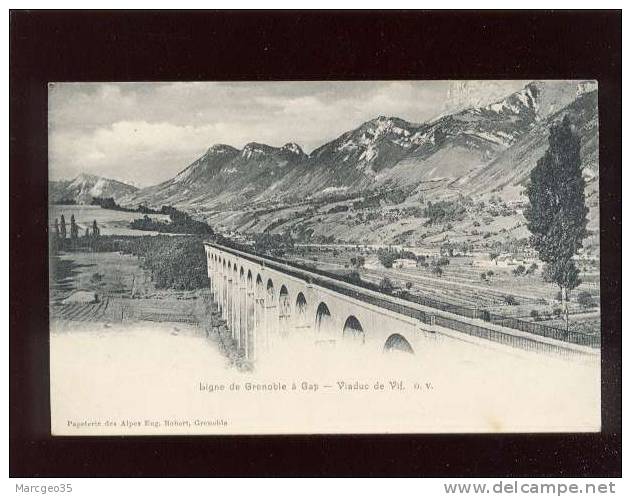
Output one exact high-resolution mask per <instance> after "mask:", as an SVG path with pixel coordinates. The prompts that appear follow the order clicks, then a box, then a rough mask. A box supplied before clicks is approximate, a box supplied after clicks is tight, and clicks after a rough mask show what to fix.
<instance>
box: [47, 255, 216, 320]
mask: <svg viewBox="0 0 631 497" xmlns="http://www.w3.org/2000/svg"><path fill="white" fill-rule="evenodd" d="M78 291H81V292H90V293H93V294H95V295H96V296H97V299H98V300H97V301H96V302H69V301H67V300H66V299H68V298H69V297H71V296H72V295H73V294H75V292H78ZM50 292H51V293H50V295H51V296H50V302H51V309H50V310H51V318H52V319H58V320H65V321H95V322H97V321H98V322H105V323H107V322H119V321H127V320H131V321H163V322H178V323H181V322H186V323H198V322H203V320H204V316H205V314H206V306H207V305H208V292H207V291H206V290H194V291H176V290H158V289H156V287H155V284H154V282H153V281H152V279H151V275H150V274H149V272H148V271H147V270H144V269H142V268H141V267H140V265H139V260H138V258H137V257H135V256H133V255H123V254H119V253H116V252H72V253H64V254H61V255H59V256H56V257H53V258H51V274H50Z"/></svg>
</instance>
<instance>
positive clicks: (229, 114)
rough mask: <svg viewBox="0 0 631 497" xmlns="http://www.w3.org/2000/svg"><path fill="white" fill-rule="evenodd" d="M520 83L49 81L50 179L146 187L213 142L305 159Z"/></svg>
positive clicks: (497, 95) (487, 99) (488, 98)
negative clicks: (350, 138) (285, 150)
mask: <svg viewBox="0 0 631 497" xmlns="http://www.w3.org/2000/svg"><path fill="white" fill-rule="evenodd" d="M526 83H527V82H525V81H467V82H449V81H349V82H341V81H314V82H295V81H294V82H239V83H235V82H173V83H51V84H50V85H49V91H48V96H49V98H48V129H49V172H50V178H51V179H54V180H58V179H72V178H74V177H75V176H77V175H78V174H80V173H88V174H96V175H99V176H104V177H107V178H112V179H117V180H120V181H125V182H128V183H131V184H133V185H136V186H149V185H153V184H157V183H160V182H162V181H165V180H167V179H169V178H172V177H173V176H175V175H176V174H177V173H178V172H179V171H181V170H182V169H184V168H185V167H186V166H188V165H189V164H190V163H191V162H193V161H194V160H195V159H197V158H198V157H199V156H201V155H202V154H203V153H204V152H205V151H206V150H207V149H208V148H209V147H210V146H211V145H213V144H217V143H225V144H228V145H232V146H234V147H237V148H242V147H243V146H244V145H245V144H246V143H249V142H260V143H266V144H269V145H272V146H282V145H284V144H285V143H288V142H296V143H298V145H300V146H301V147H302V148H303V149H304V151H305V152H306V153H309V152H311V151H312V150H314V149H315V148H317V147H319V146H320V145H322V144H324V143H326V142H328V141H330V140H332V139H334V138H336V137H337V136H339V135H340V134H342V133H344V132H346V131H348V130H351V129H354V128H356V127H358V126H359V125H360V124H362V123H363V122H365V121H368V120H370V119H373V118H375V117H377V116H380V115H384V116H396V117H400V118H402V119H405V120H408V121H411V122H416V123H420V122H425V121H429V120H432V119H434V118H436V117H438V116H440V115H442V114H446V113H450V112H453V111H456V110H460V109H462V108H465V107H470V106H473V105H482V104H488V103H491V102H493V101H496V100H499V99H501V98H503V97H505V96H507V95H509V94H510V93H513V92H515V91H518V90H520V89H521V88H523V86H524V85H525V84H526Z"/></svg>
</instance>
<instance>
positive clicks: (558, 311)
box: [552, 307, 563, 318]
mask: <svg viewBox="0 0 631 497" xmlns="http://www.w3.org/2000/svg"><path fill="white" fill-rule="evenodd" d="M562 312H563V311H562V310H561V308H560V307H555V308H554V309H553V310H552V314H554V316H556V317H557V318H558V317H561V313H562Z"/></svg>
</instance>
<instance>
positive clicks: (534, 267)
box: [526, 262, 539, 274]
mask: <svg viewBox="0 0 631 497" xmlns="http://www.w3.org/2000/svg"><path fill="white" fill-rule="evenodd" d="M537 269H539V266H537V264H536V263H534V262H533V263H532V264H531V265H530V266H529V267H528V269H527V270H526V274H534V272H535V271H536V270H537Z"/></svg>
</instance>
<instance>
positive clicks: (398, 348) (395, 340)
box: [383, 333, 414, 354]
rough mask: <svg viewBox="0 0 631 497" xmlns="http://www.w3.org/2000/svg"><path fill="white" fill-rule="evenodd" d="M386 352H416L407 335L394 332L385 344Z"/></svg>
mask: <svg viewBox="0 0 631 497" xmlns="http://www.w3.org/2000/svg"><path fill="white" fill-rule="evenodd" d="M383 351H384V352H404V353H406V354H414V349H413V348H412V346H411V345H410V342H408V341H407V340H406V339H405V337H403V336H402V335H399V334H398V333H394V334H392V335H390V336H389V337H388V339H387V340H386V343H385V345H384V346H383Z"/></svg>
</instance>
